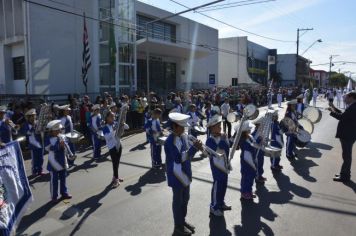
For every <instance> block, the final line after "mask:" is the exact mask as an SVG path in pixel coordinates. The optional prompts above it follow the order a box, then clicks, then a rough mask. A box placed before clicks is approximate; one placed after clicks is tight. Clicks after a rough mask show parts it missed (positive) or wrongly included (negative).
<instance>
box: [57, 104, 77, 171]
mask: <svg viewBox="0 0 356 236" xmlns="http://www.w3.org/2000/svg"><path fill="white" fill-rule="evenodd" d="M58 109H59V117H60V120H61V122H62V123H61V124H62V126H63V127H64V133H65V134H67V133H72V132H73V130H74V128H73V122H72V117H71V116H70V115H69V113H70V111H71V109H70V107H69V105H63V106H59V107H58ZM67 142H68V146H69V148H70V151H71V152H72V153H73V154H75V146H74V143H72V142H71V141H70V140H69V139H68V141H67ZM68 165H69V167H71V166H74V160H68Z"/></svg>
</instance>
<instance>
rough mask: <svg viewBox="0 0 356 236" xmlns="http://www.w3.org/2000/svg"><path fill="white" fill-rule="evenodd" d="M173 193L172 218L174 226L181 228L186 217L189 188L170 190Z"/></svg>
mask: <svg viewBox="0 0 356 236" xmlns="http://www.w3.org/2000/svg"><path fill="white" fill-rule="evenodd" d="M172 191H173V203H172V209H173V218H174V225H175V226H182V225H183V224H184V222H185V217H186V216H187V210H188V202H189V197H190V193H189V192H190V186H188V187H186V188H184V187H182V188H172Z"/></svg>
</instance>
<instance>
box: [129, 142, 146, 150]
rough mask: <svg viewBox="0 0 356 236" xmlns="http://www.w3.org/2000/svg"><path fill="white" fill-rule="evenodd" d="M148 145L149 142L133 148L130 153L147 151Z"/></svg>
mask: <svg viewBox="0 0 356 236" xmlns="http://www.w3.org/2000/svg"><path fill="white" fill-rule="evenodd" d="M146 144H147V142H144V143H140V144H138V145H137V146H135V147H133V148H131V149H130V152H134V151H142V150H145V149H146Z"/></svg>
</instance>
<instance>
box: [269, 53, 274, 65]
mask: <svg viewBox="0 0 356 236" xmlns="http://www.w3.org/2000/svg"><path fill="white" fill-rule="evenodd" d="M267 59H268V65H274V64H276V57H275V56H270V55H268V58H267Z"/></svg>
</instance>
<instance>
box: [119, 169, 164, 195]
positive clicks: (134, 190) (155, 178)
mask: <svg viewBox="0 0 356 236" xmlns="http://www.w3.org/2000/svg"><path fill="white" fill-rule="evenodd" d="M165 180H166V176H165V172H164V170H162V169H161V170H154V169H150V170H148V171H147V172H146V173H145V174H143V175H142V176H140V178H139V179H138V181H137V183H135V184H132V185H129V186H127V187H125V190H126V191H127V192H130V194H131V195H132V196H136V195H138V194H140V193H141V192H142V187H144V186H145V185H147V184H156V183H161V182H163V181H165Z"/></svg>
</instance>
